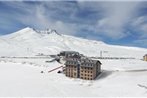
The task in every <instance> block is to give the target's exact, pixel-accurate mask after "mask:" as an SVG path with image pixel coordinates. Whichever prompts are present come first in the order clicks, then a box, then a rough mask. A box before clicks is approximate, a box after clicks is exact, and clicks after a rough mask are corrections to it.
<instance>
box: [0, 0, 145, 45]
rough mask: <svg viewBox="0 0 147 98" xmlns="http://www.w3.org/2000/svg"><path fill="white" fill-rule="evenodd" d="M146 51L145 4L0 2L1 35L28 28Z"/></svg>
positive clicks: (127, 2) (130, 2)
mask: <svg viewBox="0 0 147 98" xmlns="http://www.w3.org/2000/svg"><path fill="white" fill-rule="evenodd" d="M28 26H29V27H33V28H35V29H46V28H52V29H56V30H57V32H59V33H62V34H68V35H73V36H79V37H83V38H87V39H94V40H101V41H104V42H106V43H108V44H116V45H126V46H137V47H144V48H147V2H145V1H120V2H117V1H104V2H102V1H0V34H1V35H4V34H9V33H13V32H15V31H17V30H20V29H23V28H25V27H28Z"/></svg>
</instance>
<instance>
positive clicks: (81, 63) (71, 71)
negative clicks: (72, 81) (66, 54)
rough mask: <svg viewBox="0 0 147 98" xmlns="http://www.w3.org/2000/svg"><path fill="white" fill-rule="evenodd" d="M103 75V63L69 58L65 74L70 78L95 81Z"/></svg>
mask: <svg viewBox="0 0 147 98" xmlns="http://www.w3.org/2000/svg"><path fill="white" fill-rule="evenodd" d="M100 73H101V62H100V61H99V60H92V59H90V58H85V57H84V58H68V59H67V60H66V63H65V74H66V76H68V77H73V78H81V79H86V80H93V79H95V78H96V77H97V76H98V75H99V74H100Z"/></svg>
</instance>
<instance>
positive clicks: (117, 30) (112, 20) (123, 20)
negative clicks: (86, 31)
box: [96, 2, 139, 39]
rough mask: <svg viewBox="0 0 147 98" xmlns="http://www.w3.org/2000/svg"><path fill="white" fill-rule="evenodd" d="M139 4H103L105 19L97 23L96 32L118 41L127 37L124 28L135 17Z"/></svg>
mask: <svg viewBox="0 0 147 98" xmlns="http://www.w3.org/2000/svg"><path fill="white" fill-rule="evenodd" d="M138 4H139V2H104V3H103V8H104V9H105V17H104V18H102V19H100V20H98V21H97V26H96V27H97V31H98V32H103V34H104V35H105V36H108V37H110V38H113V39H120V38H123V37H125V36H127V33H126V31H125V29H124V26H125V25H126V24H127V23H128V22H129V21H130V20H131V18H132V17H133V16H134V15H135V12H134V11H135V10H136V9H137V7H138Z"/></svg>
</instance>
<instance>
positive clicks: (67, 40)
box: [0, 27, 147, 58]
mask: <svg viewBox="0 0 147 98" xmlns="http://www.w3.org/2000/svg"><path fill="white" fill-rule="evenodd" d="M0 43H1V44H0V56H34V55H37V54H38V53H44V54H57V53H59V52H60V51H63V50H72V51H79V52H80V53H82V54H85V55H87V56H97V57H98V56H100V52H102V56H105V57H135V58H142V56H143V55H144V54H146V53H147V49H143V48H136V47H125V46H114V45H107V44H105V43H103V42H101V41H94V40H87V39H83V38H78V37H73V36H68V35H62V34H59V33H57V32H55V31H52V30H49V31H48V32H47V33H44V32H39V31H36V30H34V29H32V28H29V27H27V28H24V29H22V30H20V31H18V32H14V33H11V34H9V35H5V36H1V37H0Z"/></svg>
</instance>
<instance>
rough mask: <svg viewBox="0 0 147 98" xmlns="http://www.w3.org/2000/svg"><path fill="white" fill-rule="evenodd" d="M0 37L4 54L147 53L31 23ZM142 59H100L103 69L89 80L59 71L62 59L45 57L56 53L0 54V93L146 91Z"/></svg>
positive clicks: (145, 65)
mask: <svg viewBox="0 0 147 98" xmlns="http://www.w3.org/2000/svg"><path fill="white" fill-rule="evenodd" d="M0 43H1V44H0V56H35V55H37V54H38V53H44V54H57V53H59V52H60V51H63V50H72V51H73V50H75V51H79V52H80V53H83V54H84V55H87V56H100V52H101V53H102V56H103V57H108V56H109V57H134V58H139V59H141V58H142V56H143V55H144V54H146V53H147V49H143V48H137V47H125V46H115V45H108V44H106V43H104V42H101V41H94V40H87V39H83V38H78V37H73V36H68V35H63V34H60V33H58V32H56V31H55V30H51V29H48V30H45V31H39V30H35V29H32V28H29V27H27V28H25V29H22V30H20V31H18V32H14V33H11V34H9V35H5V36H1V37H0ZM139 59H117V60H116V59H100V61H101V62H102V66H101V69H102V73H101V74H100V75H99V76H98V77H97V78H96V79H95V80H92V81H91V80H90V81H88V80H82V79H74V78H69V77H66V76H65V75H64V74H62V73H60V74H59V73H57V72H58V71H59V70H60V71H61V70H62V68H61V66H63V64H60V63H58V62H56V61H55V62H50V63H48V62H46V61H48V60H52V58H39V59H37V58H36V59H34V58H29V59H28V58H0V77H1V78H0V81H1V83H0V87H1V88H0V96H2V97H4V96H5V97H8V96H9V97H10V96H11V97H18V96H22V97H25V96H30V97H59V96H60V97H61V96H63V97H69V96H70V97H111V96H112V97H120V96H121V97H146V96H147V92H146V91H147V78H146V77H147V76H146V74H147V62H145V61H142V60H139ZM59 67H60V69H57V68H59ZM53 69H57V70H54V71H52V70H53ZM51 71H52V72H51ZM41 72H43V73H41ZM14 88H15V90H14ZM71 89H72V90H71ZM89 91H90V92H89Z"/></svg>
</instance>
